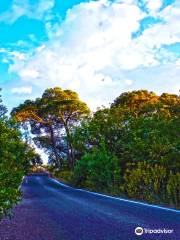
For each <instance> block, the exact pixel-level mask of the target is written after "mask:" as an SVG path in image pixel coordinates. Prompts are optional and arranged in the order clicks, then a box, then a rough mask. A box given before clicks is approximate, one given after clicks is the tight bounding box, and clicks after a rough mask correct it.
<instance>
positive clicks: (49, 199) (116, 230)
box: [0, 175, 180, 240]
mask: <svg viewBox="0 0 180 240" xmlns="http://www.w3.org/2000/svg"><path fill="white" fill-rule="evenodd" d="M22 191H23V201H22V202H21V204H19V205H18V206H17V207H16V208H15V209H14V218H13V219H12V220H8V219H4V220H3V221H2V222H1V223H0V240H136V239H147V240H151V239H153V240H158V239H162V240H166V239H169V240H179V239H180V211H176V210H170V209H164V208H160V207H155V206H149V205H146V204H141V203H136V202H133V201H128V200H122V199H117V198H112V197H106V196H103V195H99V194H94V193H90V192H87V191H84V190H79V189H74V188H71V187H68V186H66V185H63V184H61V183H59V182H58V181H56V180H54V179H51V178H48V177H47V176H40V175H33V176H28V177H26V178H25V179H24V181H23V184H22ZM138 226H140V227H142V228H146V229H162V230H163V229H169V230H173V233H166V234H165V233H161V234H155V233H154V234H142V235H141V236H137V235H136V234H135V233H134V230H135V228H136V227H138ZM178 229H179V230H178Z"/></svg>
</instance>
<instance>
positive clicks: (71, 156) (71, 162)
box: [64, 124, 75, 168]
mask: <svg viewBox="0 0 180 240" xmlns="http://www.w3.org/2000/svg"><path fill="white" fill-rule="evenodd" d="M64 127H65V130H66V135H67V148H68V150H67V154H68V161H69V165H70V167H71V168H73V167H74V164H75V157H74V151H73V146H72V143H71V136H70V132H69V128H68V126H67V124H65V125H64Z"/></svg>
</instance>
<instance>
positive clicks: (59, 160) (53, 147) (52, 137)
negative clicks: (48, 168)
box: [49, 126, 63, 168]
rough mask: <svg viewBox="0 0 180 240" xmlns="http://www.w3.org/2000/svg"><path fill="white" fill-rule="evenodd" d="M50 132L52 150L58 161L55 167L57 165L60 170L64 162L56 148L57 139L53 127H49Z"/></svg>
mask: <svg viewBox="0 0 180 240" xmlns="http://www.w3.org/2000/svg"><path fill="white" fill-rule="evenodd" d="M49 130H50V136H51V144H52V149H53V152H54V155H55V159H56V162H55V165H56V167H58V168H60V167H61V166H62V163H63V162H62V159H61V158H60V157H59V155H58V151H57V148H56V141H55V137H54V131H53V128H52V126H49Z"/></svg>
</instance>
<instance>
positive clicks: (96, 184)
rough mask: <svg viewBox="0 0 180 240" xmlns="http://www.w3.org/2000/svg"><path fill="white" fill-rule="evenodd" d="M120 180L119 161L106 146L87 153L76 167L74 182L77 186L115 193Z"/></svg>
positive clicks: (102, 145)
mask: <svg viewBox="0 0 180 240" xmlns="http://www.w3.org/2000/svg"><path fill="white" fill-rule="evenodd" d="M119 180H120V168H119V161H118V159H117V157H116V156H113V155H112V154H109V153H108V152H107V150H106V147H105V145H104V144H101V145H100V146H99V148H93V149H92V150H91V151H90V152H88V153H86V154H85V155H84V156H83V157H82V158H81V160H79V161H78V162H77V164H76V166H75V169H74V172H73V177H72V181H73V183H74V184H75V185H77V186H81V187H82V186H83V187H87V188H89V189H92V190H98V191H108V190H109V191H113V189H114V188H116V186H117V185H118V183H119Z"/></svg>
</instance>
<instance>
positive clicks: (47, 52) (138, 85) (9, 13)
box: [0, 0, 180, 109]
mask: <svg viewBox="0 0 180 240" xmlns="http://www.w3.org/2000/svg"><path fill="white" fill-rule="evenodd" d="M179 19H180V1H179V0H177V1H175V0H114V1H113V0H97V1H95V0H94V1H81V0H6V1H3V3H1V5H0V59H1V61H0V87H1V88H3V100H4V103H5V104H6V105H8V107H9V109H11V108H12V107H14V106H17V105H18V104H19V103H20V102H23V101H24V100H25V99H30V98H35V97H37V96H40V95H41V94H42V92H43V90H44V89H45V88H47V87H54V86H59V87H61V88H63V89H66V88H70V89H72V90H75V91H77V92H78V93H79V95H80V97H81V99H83V100H84V101H86V102H87V103H88V105H89V106H90V107H91V108H92V109H96V107H98V106H101V105H108V104H109V103H110V102H112V100H113V99H114V98H115V97H117V96H118V95H120V93H121V92H124V91H130V90H133V89H148V90H152V91H155V92H156V93H158V94H160V93H162V92H170V93H178V91H179V89H180V80H179V76H180V60H179V56H180V42H179V39H180V26H179Z"/></svg>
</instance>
